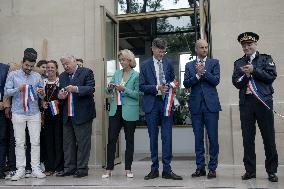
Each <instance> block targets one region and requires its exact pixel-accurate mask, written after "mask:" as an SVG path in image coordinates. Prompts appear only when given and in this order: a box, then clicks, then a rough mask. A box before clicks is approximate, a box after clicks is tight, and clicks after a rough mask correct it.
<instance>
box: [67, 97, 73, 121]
mask: <svg viewBox="0 0 284 189" xmlns="http://www.w3.org/2000/svg"><path fill="white" fill-rule="evenodd" d="M68 116H70V117H73V116H74V99H73V94H72V93H69V95H68Z"/></svg>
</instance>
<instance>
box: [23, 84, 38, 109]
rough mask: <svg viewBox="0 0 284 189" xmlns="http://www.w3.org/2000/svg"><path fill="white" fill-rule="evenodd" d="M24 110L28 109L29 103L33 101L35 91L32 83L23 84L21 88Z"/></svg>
mask: <svg viewBox="0 0 284 189" xmlns="http://www.w3.org/2000/svg"><path fill="white" fill-rule="evenodd" d="M21 91H22V97H23V99H22V100H23V108H24V112H27V111H29V110H30V103H31V102H32V101H35V96H36V95H35V91H34V89H33V86H32V85H26V84H24V85H23V86H22V88H21Z"/></svg>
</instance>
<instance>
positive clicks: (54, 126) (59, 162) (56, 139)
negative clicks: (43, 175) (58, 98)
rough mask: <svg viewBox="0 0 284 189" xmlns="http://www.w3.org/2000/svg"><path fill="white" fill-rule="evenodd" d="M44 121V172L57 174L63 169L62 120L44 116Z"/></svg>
mask: <svg viewBox="0 0 284 189" xmlns="http://www.w3.org/2000/svg"><path fill="white" fill-rule="evenodd" d="M44 121H45V124H44V128H45V132H44V142H45V144H46V146H45V150H46V157H45V170H46V171H51V172H54V171H57V172H59V171H62V170H63V168H64V161H63V134H62V133H63V127H62V118H61V117H60V116H59V115H56V116H53V117H47V116H46V118H45V120H44Z"/></svg>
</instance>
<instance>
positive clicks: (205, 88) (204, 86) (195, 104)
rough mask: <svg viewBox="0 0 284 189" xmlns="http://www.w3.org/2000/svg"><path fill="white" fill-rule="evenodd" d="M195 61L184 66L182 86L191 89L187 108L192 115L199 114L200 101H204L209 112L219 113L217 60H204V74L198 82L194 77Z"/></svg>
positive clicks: (218, 68) (218, 69)
mask: <svg viewBox="0 0 284 189" xmlns="http://www.w3.org/2000/svg"><path fill="white" fill-rule="evenodd" d="M195 65H196V60H194V61H192V62H189V63H187V64H186V66H185V74H184V81H183V85H184V86H185V88H191V94H190V97H189V108H190V111H191V113H192V114H198V113H200V112H201V106H200V105H201V101H202V100H203V99H204V100H205V103H206V105H207V107H208V109H209V111H210V112H218V111H221V105H220V102H219V97H218V92H217V89H216V86H217V85H218V84H219V82H220V65H219V60H216V59H209V58H207V59H206V62H205V70H206V72H205V74H204V75H203V76H202V77H201V78H200V79H199V80H198V79H197V77H196V73H197V72H196V68H195Z"/></svg>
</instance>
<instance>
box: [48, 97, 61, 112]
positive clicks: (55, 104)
mask: <svg viewBox="0 0 284 189" xmlns="http://www.w3.org/2000/svg"><path fill="white" fill-rule="evenodd" d="M48 104H49V107H50V109H51V113H52V115H53V116H55V115H57V114H59V107H58V100H53V101H50V102H49V103H48Z"/></svg>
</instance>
